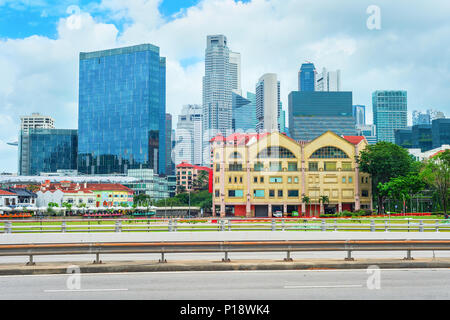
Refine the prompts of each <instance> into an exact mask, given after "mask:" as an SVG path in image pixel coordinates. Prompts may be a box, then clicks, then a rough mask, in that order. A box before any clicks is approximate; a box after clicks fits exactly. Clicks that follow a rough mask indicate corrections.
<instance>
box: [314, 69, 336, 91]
mask: <svg viewBox="0 0 450 320" xmlns="http://www.w3.org/2000/svg"><path fill="white" fill-rule="evenodd" d="M315 89H316V91H341V71H340V70H337V71H327V69H326V68H323V69H322V73H319V74H318V75H317V76H316V83H315Z"/></svg>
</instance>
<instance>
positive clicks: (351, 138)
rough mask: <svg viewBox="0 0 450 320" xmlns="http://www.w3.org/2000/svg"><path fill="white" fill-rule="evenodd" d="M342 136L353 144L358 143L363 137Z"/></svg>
mask: <svg viewBox="0 0 450 320" xmlns="http://www.w3.org/2000/svg"><path fill="white" fill-rule="evenodd" d="M343 138H344V139H345V140H347V141H348V142H350V143H353V144H358V143H360V142H361V141H362V140H364V139H365V138H364V137H363V136H343Z"/></svg>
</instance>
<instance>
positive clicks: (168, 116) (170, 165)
mask: <svg viewBox="0 0 450 320" xmlns="http://www.w3.org/2000/svg"><path fill="white" fill-rule="evenodd" d="M165 138H166V174H168V175H171V174H174V172H175V165H174V163H173V160H172V115H171V114H170V113H166V134H165Z"/></svg>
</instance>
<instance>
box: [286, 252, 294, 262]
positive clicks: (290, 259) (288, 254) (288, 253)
mask: <svg viewBox="0 0 450 320" xmlns="http://www.w3.org/2000/svg"><path fill="white" fill-rule="evenodd" d="M284 261H286V262H291V261H293V260H292V258H291V252H290V251H287V254H286V258H284Z"/></svg>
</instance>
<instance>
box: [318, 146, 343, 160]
mask: <svg viewBox="0 0 450 320" xmlns="http://www.w3.org/2000/svg"><path fill="white" fill-rule="evenodd" d="M347 158H348V155H347V154H346V153H345V152H344V151H342V150H341V149H338V148H336V147H323V148H320V149H317V150H316V151H314V153H313V154H312V155H311V157H310V159H347Z"/></svg>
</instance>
